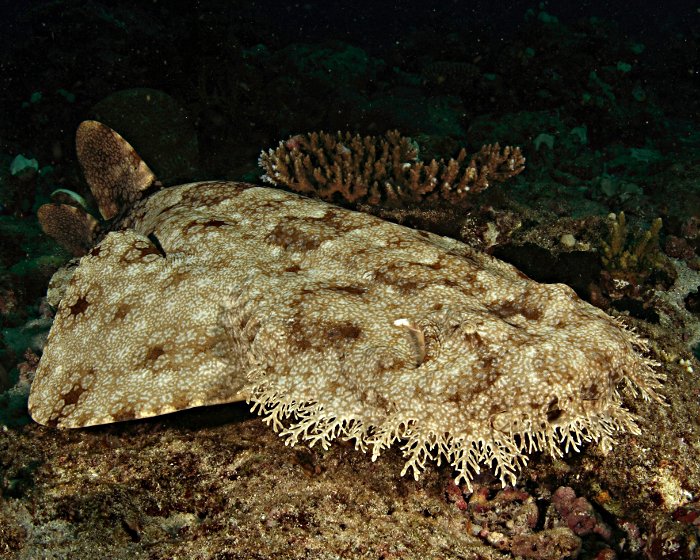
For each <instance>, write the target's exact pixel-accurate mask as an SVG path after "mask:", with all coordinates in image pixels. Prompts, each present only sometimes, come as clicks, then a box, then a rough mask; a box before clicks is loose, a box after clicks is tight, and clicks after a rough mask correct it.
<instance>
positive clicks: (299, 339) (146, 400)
mask: <svg viewBox="0 0 700 560" xmlns="http://www.w3.org/2000/svg"><path fill="white" fill-rule="evenodd" d="M81 129H82V130H81V131H79V134H78V138H79V140H78V142H79V146H80V145H81V143H82V144H83V146H82V148H83V149H82V151H81V150H79V152H81V154H82V155H81V160H88V162H83V165H84V167H85V168H86V169H90V170H91V171H90V175H91V179H90V182H91V184H92V186H93V189H94V190H95V191H97V193H99V194H98V195H97V199H98V201H100V207H101V208H103V209H104V210H105V211H106V212H107V213H108V214H111V215H113V216H114V215H119V214H121V217H119V218H118V220H117V222H116V224H115V226H114V228H113V231H111V232H110V233H108V234H107V235H106V236H105V237H104V238H103V239H102V240H101V242H100V243H99V244H98V245H96V246H95V247H94V248H93V249H91V250H90V251H89V252H88V253H87V254H86V255H85V256H84V257H83V258H82V259H81V261H80V264H79V266H78V267H77V270H76V272H75V274H74V275H73V277H72V279H71V281H70V284H69V286H68V289H67V291H66V294H65V296H64V297H63V299H62V301H61V303H60V305H59V307H58V311H57V313H56V319H55V322H54V325H53V328H52V329H51V333H50V335H49V338H48V342H47V344H46V348H45V350H44V354H43V356H42V358H41V362H40V364H39V368H38V370H37V373H36V377H35V380H34V384H33V386H32V391H31V395H30V400H29V408H30V411H31V414H32V416H33V418H34V419H35V420H36V421H37V422H39V423H41V424H45V425H48V426H56V427H59V428H78V427H82V426H91V425H96V424H105V423H110V422H118V421H122V420H129V419H135V418H145V417H149V416H155V415H159V414H165V413H168V412H172V411H176V410H182V409H186V408H190V407H196V406H203V405H210V404H217V403H226V402H232V401H236V400H242V399H248V400H249V401H250V402H252V405H253V409H254V410H257V411H258V412H260V413H261V414H264V416H265V421H266V422H269V423H271V424H272V425H273V427H274V429H275V430H277V431H280V432H281V435H283V436H284V437H286V440H287V442H288V443H290V444H294V443H296V442H298V441H305V442H309V443H311V444H313V443H316V442H318V443H320V444H321V445H323V446H324V447H325V446H327V445H328V444H329V443H330V442H331V441H332V440H333V439H335V438H339V437H340V438H346V439H354V440H355V443H356V446H357V448H359V449H362V450H371V451H372V458H373V459H376V458H377V456H378V455H379V454H380V452H381V451H382V450H383V449H384V448H386V447H388V446H389V445H391V444H392V443H394V442H395V441H400V442H402V443H401V445H402V449H403V452H404V454H405V456H406V459H407V462H406V466H405V468H404V471H403V473H405V472H407V471H408V470H412V471H413V474H414V475H415V476H417V475H418V472H419V471H420V470H421V469H422V468H424V467H425V464H426V463H427V462H428V461H431V460H433V461H435V462H437V463H438V464H439V463H440V462H441V461H442V460H446V461H447V462H449V463H450V464H451V465H452V466H453V467H454V469H455V470H456V472H457V480H458V481H459V480H463V481H465V482H466V483H467V485H469V484H470V480H471V478H472V477H473V475H474V474H475V473H477V472H479V470H480V468H481V467H482V466H483V465H489V466H490V467H491V468H492V469H493V471H494V472H495V474H496V475H497V476H498V477H499V478H500V479H501V481H502V483H503V484H507V483H508V484H512V483H515V480H516V474H517V472H518V470H519V469H520V468H521V466H522V465H523V464H524V463H525V462H526V461H527V453H530V452H532V451H534V450H545V451H548V452H550V453H552V454H555V455H561V454H562V452H563V451H565V450H569V449H576V450H577V449H579V447H580V445H581V443H582V442H585V441H600V442H601V445H603V447H604V448H605V449H608V448H609V447H610V444H611V443H612V438H613V436H614V435H615V433H616V432H624V431H627V432H632V433H638V428H637V426H636V424H635V419H634V416H633V415H632V414H631V413H630V412H628V411H627V410H625V409H624V408H623V406H622V402H621V397H620V395H619V393H618V389H617V388H618V386H619V385H620V384H627V385H629V386H630V387H632V388H633V389H636V394H641V395H642V397H644V398H649V397H654V398H657V399H658V398H659V397H658V396H657V395H656V390H657V389H658V388H659V387H660V382H661V380H662V379H663V375H662V374H660V373H658V371H657V370H656V369H655V367H654V366H655V364H654V363H653V362H652V361H651V360H649V359H648V358H646V357H644V352H645V350H646V346H645V343H644V341H643V340H642V339H640V338H639V337H638V336H636V335H635V334H634V333H632V332H630V331H629V330H628V329H626V328H624V327H623V326H622V325H621V324H620V323H619V322H618V321H616V320H614V319H613V318H611V317H609V316H608V315H606V314H605V313H603V312H602V311H600V310H599V309H597V308H595V307H593V306H591V305H589V304H587V303H586V302H584V301H582V300H581V299H579V298H578V297H577V296H576V294H575V293H574V292H573V290H571V289H570V288H569V287H567V286H565V285H561V284H550V285H545V284H539V283H537V282H534V281H533V280H531V279H529V278H527V277H526V276H525V275H524V274H522V273H521V272H519V271H518V270H517V269H515V268H514V267H512V266H511V265H508V264H506V263H504V262H501V261H499V260H497V259H495V258H492V257H490V256H488V255H485V254H482V253H479V252H476V251H474V250H472V249H470V248H469V247H468V246H466V245H464V244H462V243H460V242H458V241H455V240H452V239H448V238H444V237H440V236H437V235H433V234H430V233H426V232H423V231H417V230H411V229H408V228H405V227H402V226H400V225H396V224H393V223H389V222H386V221H383V220H381V219H379V218H376V217H373V216H371V215H368V214H363V213H358V212H353V211H350V210H345V209H342V208H339V207H337V206H334V205H331V204H328V203H325V202H321V201H319V200H313V199H309V198H305V197H302V196H299V195H296V194H292V193H288V192H284V191H281V190H277V189H272V188H261V187H256V186H253V185H248V184H244V183H233V182H202V183H192V184H187V185H181V186H176V187H171V188H166V189H162V190H157V191H156V192H154V193H153V194H150V195H148V194H147V195H146V196H145V197H144V198H141V199H140V200H138V194H137V193H138V192H147V191H148V190H149V189H150V188H151V187H152V185H153V180H154V179H153V180H152V177H151V174H149V171H150V170H148V171H146V170H147V168H145V169H144V167H143V166H142V163H143V162H141V161H140V160H139V159H138V156H136V155H135V154H133V150H131V148H130V146H128V144H126V142H125V141H124V140H123V139H121V137H119V136H118V135H117V134H116V133H114V132H113V131H111V130H109V129H106V127H103V125H99V123H87V124H84V125H82V127H81ZM105 129H106V130H105ZM81 134H82V135H83V139H82V140H81ZM105 135H106V136H108V137H109V138H110V140H109V142H107V143H108V144H109V145H111V146H112V147H111V148H109V149H108V152H109V153H108V154H106V155H105V154H103V155H102V156H100V157H101V159H102V160H103V161H107V162H108V164H107V165H108V166H113V165H121V163H123V162H121V159H120V155H119V154H120V153H122V154H128V157H129V158H132V159H131V163H129V164H128V165H127V164H125V165H126V167H124V168H122V171H124V169H126V173H122V172H120V173H119V174H118V175H120V176H122V179H120V180H121V181H124V180H126V182H127V183H128V182H129V180H130V179H129V177H130V176H132V175H136V176H137V177H138V178H140V179H139V180H137V181H135V182H134V183H135V185H136V186H135V188H134V189H133V190H128V189H127V192H123V189H124V185H123V183H122V184H121V186H119V187H118V188H119V189H122V192H121V194H119V195H118V196H114V197H110V195H109V190H110V188H111V187H110V185H114V182H113V181H112V180H111V179H110V180H108V181H107V182H106V184H105V183H104V182H102V180H101V177H102V176H101V175H100V174H99V167H98V165H97V164H96V163H95V161H93V160H92V159H91V158H92V157H93V156H92V155H91V153H92V152H91V151H90V149H88V148H86V145H87V144H90V143H95V142H98V143H99V142H100V140H99V139H100V138H101V137H105ZM104 145H105V143H104V142H102V144H101V146H102V148H101V149H102V150H103V151H104ZM115 162H116V163H115ZM108 171H109V170H108ZM114 175H115V173H114V172H113V171H109V173H106V175H105V176H114ZM124 177H126V179H124ZM144 178H145V179H144ZM113 188H116V187H113ZM124 201H126V202H127V203H128V205H127V206H126V207H124ZM403 473H402V474H403Z"/></svg>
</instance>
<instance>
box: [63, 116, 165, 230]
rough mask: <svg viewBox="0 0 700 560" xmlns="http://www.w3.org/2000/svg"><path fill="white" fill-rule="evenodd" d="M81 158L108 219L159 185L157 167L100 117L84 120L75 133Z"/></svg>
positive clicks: (100, 207) (103, 212)
mask: <svg viewBox="0 0 700 560" xmlns="http://www.w3.org/2000/svg"><path fill="white" fill-rule="evenodd" d="M75 144H76V149H77V152H78V160H79V161H80V165H81V167H82V168H83V173H84V174H85V179H86V180H87V182H88V184H89V185H90V189H91V190H92V194H93V196H94V197H95V200H97V205H98V207H99V209H100V213H101V214H102V217H103V218H104V219H105V220H109V219H111V218H114V217H115V216H116V215H118V214H119V213H120V212H122V210H123V209H124V208H125V207H128V206H131V205H132V204H134V203H135V202H137V201H138V200H140V199H141V198H142V196H143V194H144V192H145V191H147V190H149V189H150V188H151V187H153V186H156V185H157V180H156V176H155V175H154V174H153V171H151V170H150V169H149V167H148V166H147V165H146V164H145V163H144V161H143V160H142V159H141V158H140V157H139V155H138V154H137V153H136V151H135V150H134V148H132V146H131V144H129V143H128V142H127V141H126V140H124V138H122V137H121V135H119V134H118V133H117V132H115V131H114V130H112V129H111V128H109V127H108V126H106V125H104V124H102V123H100V122H97V121H84V122H82V123H81V124H80V126H79V127H78V132H77V134H76V137H75Z"/></svg>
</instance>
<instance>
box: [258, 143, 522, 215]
mask: <svg viewBox="0 0 700 560" xmlns="http://www.w3.org/2000/svg"><path fill="white" fill-rule="evenodd" d="M417 158H418V148H417V146H416V145H415V144H414V143H413V142H412V141H411V140H410V139H409V138H407V137H405V136H401V135H400V134H399V132H398V131H396V130H391V131H388V132H387V133H386V134H385V135H384V136H381V137H378V136H364V137H363V136H359V135H355V136H352V135H351V134H350V133H349V132H346V133H345V134H343V133H340V132H338V133H337V134H335V135H333V134H327V133H325V132H312V133H310V134H298V135H296V136H292V137H291V138H289V139H288V140H286V141H284V142H280V143H279V146H278V147H277V148H276V149H270V150H268V151H266V152H265V151H263V152H262V153H261V154H260V160H259V162H260V166H261V167H262V168H263V169H264V170H265V175H264V176H263V180H265V181H267V182H268V183H272V184H274V185H283V186H285V187H288V188H290V189H291V190H293V191H295V192H298V193H302V194H308V195H313V196H317V197H319V198H321V199H323V200H326V201H329V202H347V203H350V204H354V205H355V204H359V203H368V204H372V205H376V204H380V203H382V204H386V205H389V206H406V205H412V204H419V203H420V204H448V205H453V204H460V203H464V201H465V199H466V198H467V197H468V196H469V195H470V194H473V193H477V192H479V191H482V190H484V189H486V188H487V187H488V186H489V185H490V184H491V183H492V182H501V181H505V180H506V179H508V178H510V177H513V176H514V175H517V174H518V173H520V172H521V171H522V170H523V169H524V164H525V158H523V156H522V153H521V152H520V149H519V148H517V147H516V148H513V147H510V146H507V147H506V148H504V149H503V150H501V148H500V146H499V145H498V144H494V145H487V146H483V147H482V148H481V150H479V151H478V152H477V153H476V154H474V155H472V156H471V157H470V158H467V151H466V150H465V149H462V150H461V151H460V152H459V154H458V155H457V157H456V158H455V159H450V160H448V161H444V160H442V159H441V160H435V159H433V160H432V161H430V162H423V161H418V159H417Z"/></svg>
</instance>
